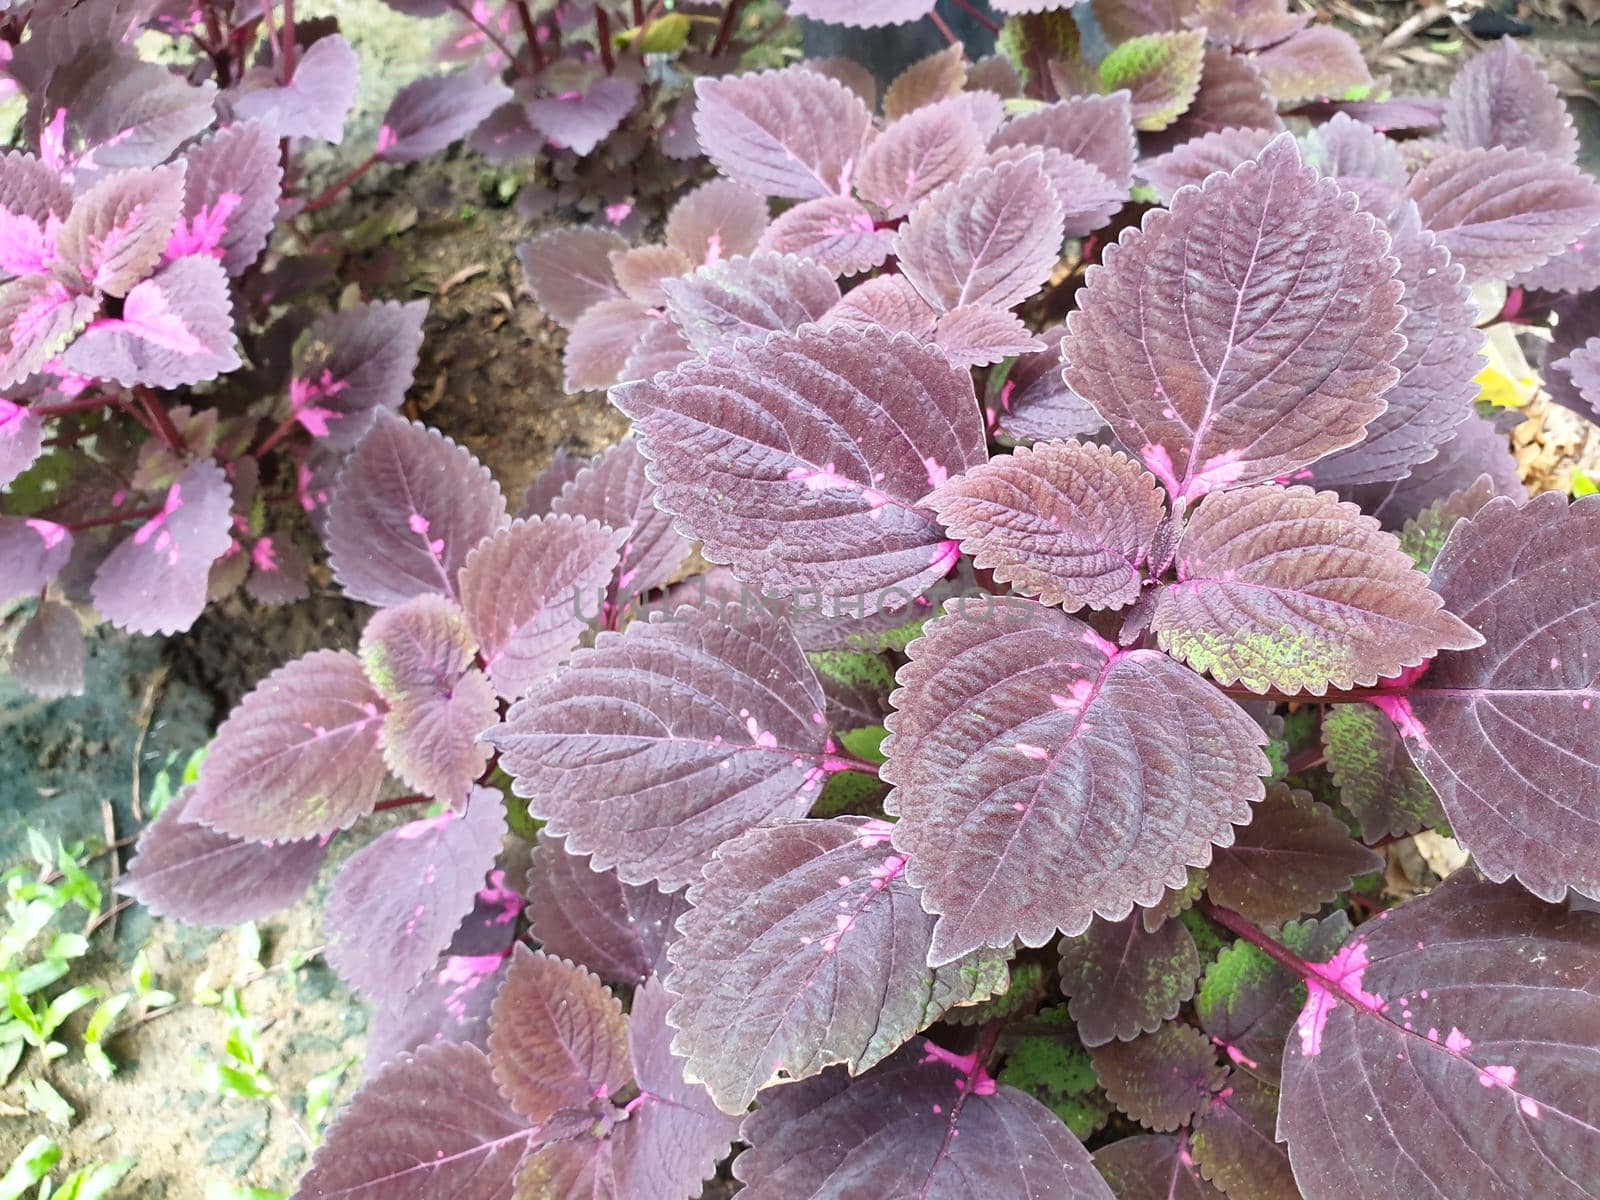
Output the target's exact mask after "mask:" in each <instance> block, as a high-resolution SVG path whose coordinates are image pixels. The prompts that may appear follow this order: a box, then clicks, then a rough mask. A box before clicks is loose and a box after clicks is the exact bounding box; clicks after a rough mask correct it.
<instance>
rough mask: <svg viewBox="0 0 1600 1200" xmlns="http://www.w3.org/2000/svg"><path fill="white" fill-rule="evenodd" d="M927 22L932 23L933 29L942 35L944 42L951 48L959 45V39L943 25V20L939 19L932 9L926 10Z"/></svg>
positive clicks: (948, 27)
mask: <svg viewBox="0 0 1600 1200" xmlns="http://www.w3.org/2000/svg"><path fill="white" fill-rule="evenodd" d="M928 20H930V21H932V22H933V27H934V28H935V29H937V30H938V31H939V32H940V33H942V34H944V40H945V41H947V42H949V43H950V44H951V45H952V46H959V45H961V39H960V38H958V37H957V36H956V35H955V31H954V30H952V29H951V28H950V26H948V25H946V24H945V23H944V18H943V17H941V16H940V15H939V14H938V12H936V11H935V10H934V9H931V8H930V9H929V10H928Z"/></svg>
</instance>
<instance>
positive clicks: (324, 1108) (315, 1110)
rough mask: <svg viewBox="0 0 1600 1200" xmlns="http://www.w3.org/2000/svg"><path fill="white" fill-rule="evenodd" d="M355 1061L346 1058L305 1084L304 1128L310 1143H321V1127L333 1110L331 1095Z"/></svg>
mask: <svg viewBox="0 0 1600 1200" xmlns="http://www.w3.org/2000/svg"><path fill="white" fill-rule="evenodd" d="M355 1061H356V1060H355V1059H354V1058H347V1059H345V1060H344V1061H343V1062H341V1063H338V1064H336V1065H335V1066H332V1067H329V1068H328V1069H327V1070H326V1071H323V1072H322V1073H321V1074H320V1075H313V1076H312V1077H311V1078H310V1079H309V1080H308V1081H307V1082H306V1128H307V1130H308V1131H309V1132H310V1134H311V1139H312V1141H314V1142H320V1141H322V1126H323V1124H324V1123H325V1122H326V1121H327V1119H328V1113H329V1111H330V1110H331V1109H332V1108H333V1094H334V1092H335V1091H337V1090H338V1087H339V1081H340V1080H341V1079H343V1078H344V1073H345V1072H346V1071H348V1070H349V1069H350V1066H351V1064H352V1063H354V1062H355Z"/></svg>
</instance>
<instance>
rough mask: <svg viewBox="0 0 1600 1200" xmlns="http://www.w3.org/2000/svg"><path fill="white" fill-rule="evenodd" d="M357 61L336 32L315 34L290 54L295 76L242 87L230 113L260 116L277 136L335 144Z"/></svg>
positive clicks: (351, 101)
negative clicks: (275, 83)
mask: <svg viewBox="0 0 1600 1200" xmlns="http://www.w3.org/2000/svg"><path fill="white" fill-rule="evenodd" d="M360 83H361V62H360V60H359V59H358V58H357V56H356V52H355V50H354V49H353V48H352V47H351V45H350V43H349V42H347V41H345V39H344V38H343V37H341V36H340V35H339V34H336V33H334V34H329V35H328V36H327V37H320V38H318V39H317V40H316V41H314V42H312V43H311V45H309V46H307V47H306V48H305V50H304V51H303V52H302V53H301V55H300V57H299V58H298V59H296V60H295V64H294V76H293V77H292V78H291V79H290V80H289V82H288V83H286V84H283V85H282V86H265V87H257V88H250V89H249V90H246V91H242V92H241V93H240V94H239V96H238V97H237V98H236V99H235V100H234V102H233V111H234V113H235V114H236V115H237V116H239V117H241V118H243V119H245V120H249V121H259V122H260V123H261V124H262V125H264V126H266V127H267V128H268V129H270V130H271V131H272V133H273V135H274V137H276V138H288V137H309V138H317V139H319V140H321V141H324V142H332V143H333V144H334V145H335V146H337V145H338V144H339V143H340V142H342V141H344V126H345V122H346V121H347V120H348V119H349V117H350V110H351V109H352V108H353V107H355V102H356V90H357V88H358V87H359V85H360Z"/></svg>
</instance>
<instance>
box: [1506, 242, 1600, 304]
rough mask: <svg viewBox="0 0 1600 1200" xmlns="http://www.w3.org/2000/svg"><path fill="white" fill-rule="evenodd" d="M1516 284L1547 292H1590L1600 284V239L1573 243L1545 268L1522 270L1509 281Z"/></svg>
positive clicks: (1545, 265) (1515, 285)
mask: <svg viewBox="0 0 1600 1200" xmlns="http://www.w3.org/2000/svg"><path fill="white" fill-rule="evenodd" d="M1508 282H1509V283H1510V285H1511V286H1512V287H1523V288H1535V289H1537V290H1539V291H1545V292H1587V291H1591V290H1593V289H1594V288H1597V287H1600V239H1596V238H1592V237H1585V238H1582V239H1580V240H1578V241H1576V242H1573V243H1572V244H1571V245H1570V246H1568V247H1567V248H1566V249H1565V250H1563V251H1562V252H1561V253H1560V254H1558V255H1556V256H1555V257H1554V258H1552V259H1551V260H1550V261H1549V262H1547V263H1545V264H1544V266H1542V267H1534V268H1533V270H1531V271H1519V272H1518V273H1517V274H1515V275H1513V276H1512V277H1511V279H1510V280H1509V281H1508Z"/></svg>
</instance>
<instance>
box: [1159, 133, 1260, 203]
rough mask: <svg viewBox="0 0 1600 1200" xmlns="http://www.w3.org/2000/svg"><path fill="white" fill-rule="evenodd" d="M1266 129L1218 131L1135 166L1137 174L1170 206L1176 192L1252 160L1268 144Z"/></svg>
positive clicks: (1190, 140) (1192, 139)
mask: <svg viewBox="0 0 1600 1200" xmlns="http://www.w3.org/2000/svg"><path fill="white" fill-rule="evenodd" d="M1276 136H1277V134H1275V133H1274V132H1273V131H1272V130H1270V129H1218V130H1214V131H1213V132H1211V133H1207V134H1204V135H1202V136H1200V137H1197V138H1191V139H1189V140H1188V141H1187V142H1184V143H1182V144H1181V145H1179V146H1176V147H1174V148H1173V149H1171V150H1169V151H1167V152H1166V153H1165V154H1160V155H1157V156H1156V157H1154V158H1151V159H1146V160H1145V161H1144V162H1141V163H1140V164H1139V175H1140V177H1141V178H1142V179H1143V180H1144V181H1145V182H1146V183H1148V184H1149V185H1150V186H1151V187H1153V188H1155V190H1156V194H1157V195H1158V196H1160V197H1161V202H1162V203H1163V204H1171V203H1172V199H1173V197H1174V196H1176V195H1177V194H1178V189H1179V188H1183V187H1189V186H1191V185H1193V186H1198V185H1200V184H1202V183H1204V182H1205V181H1206V180H1207V179H1209V178H1210V177H1211V176H1212V175H1214V174H1216V173H1217V172H1218V171H1230V172H1231V171H1232V170H1233V169H1234V168H1235V167H1237V166H1238V165H1239V164H1240V163H1242V162H1246V161H1247V160H1249V159H1252V158H1255V157H1256V155H1258V154H1260V153H1261V151H1262V150H1264V149H1265V148H1266V146H1267V143H1268V142H1270V141H1272V139H1273V138H1274V137H1276Z"/></svg>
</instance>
